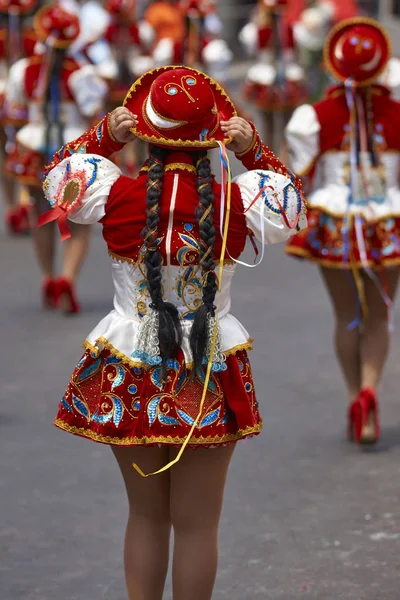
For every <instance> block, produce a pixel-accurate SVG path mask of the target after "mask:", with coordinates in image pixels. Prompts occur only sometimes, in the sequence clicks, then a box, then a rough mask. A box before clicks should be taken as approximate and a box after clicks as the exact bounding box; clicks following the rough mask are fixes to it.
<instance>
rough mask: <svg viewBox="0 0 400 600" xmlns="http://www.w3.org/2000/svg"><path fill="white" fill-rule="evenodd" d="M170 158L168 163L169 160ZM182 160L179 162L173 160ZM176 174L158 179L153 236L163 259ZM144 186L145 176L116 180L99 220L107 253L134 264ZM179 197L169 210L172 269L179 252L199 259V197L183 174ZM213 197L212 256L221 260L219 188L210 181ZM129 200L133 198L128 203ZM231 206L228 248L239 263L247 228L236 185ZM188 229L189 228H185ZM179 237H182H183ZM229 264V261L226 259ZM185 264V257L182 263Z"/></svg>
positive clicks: (139, 239) (192, 181)
mask: <svg viewBox="0 0 400 600" xmlns="http://www.w3.org/2000/svg"><path fill="white" fill-rule="evenodd" d="M174 156H175V153H173V154H172V158H171V160H173V159H174ZM177 158H178V159H181V157H179V155H178V157H177ZM175 173H176V171H175V172H174V171H166V172H165V173H164V178H163V188H162V193H161V198H160V224H159V227H158V236H159V237H160V238H162V240H161V242H160V245H159V249H160V252H161V254H162V256H163V257H164V260H165V259H166V232H167V228H168V219H169V210H170V199H171V196H172V189H173V184H174V177H175ZM146 183H147V173H146V172H144V173H141V174H140V175H139V177H138V178H137V179H131V178H130V177H124V176H122V177H120V178H119V179H118V180H117V182H116V183H115V184H114V185H113V187H112V189H111V192H110V196H109V199H108V202H107V205H106V215H105V217H103V219H102V221H101V222H102V224H103V237H104V239H105V241H106V242H107V246H108V249H109V250H110V251H111V252H114V253H115V254H118V255H120V256H124V257H128V258H131V259H133V260H137V259H138V257H139V252H140V249H141V248H142V246H143V238H142V236H141V231H142V229H143V224H144V215H145V213H146ZM178 190H179V193H178V195H177V198H176V204H175V208H174V222H173V226H172V239H171V248H172V250H171V256H170V260H171V264H176V265H178V264H180V255H179V254H178V250H181V249H184V248H186V249H187V252H188V253H189V255H191V256H192V257H193V259H196V262H197V257H198V254H199V246H198V240H199V237H200V234H199V231H198V226H197V221H196V219H195V216H194V215H195V211H196V207H197V205H198V203H199V197H198V194H197V192H196V175H195V173H189V172H187V171H180V172H179V187H178ZM213 192H214V196H215V198H216V201H215V203H214V223H215V225H216V229H217V231H216V242H215V245H214V250H215V252H214V255H215V256H216V257H219V256H220V253H221V237H220V233H219V215H220V206H219V198H220V196H221V186H220V184H219V183H217V182H216V181H214V184H213ZM128 199H132V200H131V201H129V200H128ZM231 201H232V207H231V216H230V221H229V234H228V243H227V248H228V250H229V253H230V255H231V256H232V257H233V258H238V257H239V256H240V254H241V253H242V252H243V249H244V246H245V243H246V237H247V226H246V221H245V217H244V215H243V203H242V199H241V195H240V190H239V188H238V186H237V185H236V184H233V185H232V200H231ZM186 225H188V226H190V229H187V228H185V226H186ZM182 236H184V237H182ZM226 258H227V259H228V258H229V257H228V256H226ZM186 261H187V258H186Z"/></svg>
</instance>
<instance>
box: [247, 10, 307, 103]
mask: <svg viewBox="0 0 400 600" xmlns="http://www.w3.org/2000/svg"><path fill="white" fill-rule="evenodd" d="M286 10H287V1H286V0H260V2H259V3H258V6H257V9H256V11H255V14H254V17H253V19H252V20H251V21H250V22H249V23H247V25H245V27H244V28H243V29H242V31H241V32H240V35H239V38H240V41H241V42H242V44H243V45H244V47H245V48H246V50H247V52H248V54H249V55H250V56H256V57H257V63H256V64H254V65H252V66H251V67H250V69H249V71H248V73H247V80H246V85H245V96H246V98H247V100H249V101H251V102H252V103H253V104H254V105H255V106H257V108H259V109H261V110H262V111H265V112H269V111H281V110H293V108H295V107H296V106H298V105H299V104H301V103H302V102H304V100H305V99H306V89H305V83H304V78H305V75H304V71H303V69H302V68H301V67H300V66H299V64H298V62H297V60H296V48H295V46H294V40H293V31H292V27H291V26H290V25H289V24H288V22H287V19H286V15H285V11H286Z"/></svg>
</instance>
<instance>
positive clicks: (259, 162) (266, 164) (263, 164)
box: [236, 123, 302, 191]
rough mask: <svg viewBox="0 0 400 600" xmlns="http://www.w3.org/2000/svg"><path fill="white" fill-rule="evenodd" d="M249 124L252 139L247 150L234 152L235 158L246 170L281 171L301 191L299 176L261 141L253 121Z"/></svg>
mask: <svg viewBox="0 0 400 600" xmlns="http://www.w3.org/2000/svg"><path fill="white" fill-rule="evenodd" d="M250 125H251V126H252V128H253V134H254V135H253V141H252V143H251V145H250V147H249V148H248V150H246V152H243V153H242V154H236V158H237V159H238V160H240V161H241V163H242V164H243V166H244V167H245V168H246V169H247V170H248V171H254V170H257V169H258V170H260V169H262V170H265V171H275V172H276V173H282V175H286V176H287V177H290V178H291V179H293V181H294V185H295V186H296V187H297V188H298V189H299V190H300V191H301V190H302V184H301V180H300V178H299V177H295V176H294V174H293V173H292V172H291V171H290V170H289V169H287V168H286V167H285V165H284V164H283V163H282V162H281V161H280V160H279V158H278V157H277V156H275V154H274V153H273V152H272V150H270V149H269V148H268V146H266V145H265V144H264V143H263V142H262V140H261V138H260V135H259V133H258V131H257V129H256V128H255V125H254V124H253V123H250Z"/></svg>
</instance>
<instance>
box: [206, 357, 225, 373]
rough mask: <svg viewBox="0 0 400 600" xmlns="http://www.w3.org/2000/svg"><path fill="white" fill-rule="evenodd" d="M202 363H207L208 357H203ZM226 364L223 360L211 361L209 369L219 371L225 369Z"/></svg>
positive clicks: (213, 371) (214, 371)
mask: <svg viewBox="0 0 400 600" xmlns="http://www.w3.org/2000/svg"><path fill="white" fill-rule="evenodd" d="M202 364H203V365H204V366H207V365H208V359H207V358H203V361H202ZM227 368H228V367H227V366H226V363H225V362H213V363H212V367H211V371H212V373H218V372H221V371H226V370H227Z"/></svg>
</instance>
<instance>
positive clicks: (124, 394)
mask: <svg viewBox="0 0 400 600" xmlns="http://www.w3.org/2000/svg"><path fill="white" fill-rule="evenodd" d="M227 367H228V368H227V370H226V371H223V372H220V373H214V374H212V376H211V380H210V383H209V387H208V391H207V394H206V399H205V404H204V409H203V413H202V416H201V418H200V421H199V425H198V426H197V427H196V429H195V431H194V434H193V437H192V438H191V441H190V443H189V447H192V448H195V447H198V446H199V445H200V446H214V445H220V444H226V443H229V442H234V441H236V440H238V439H241V438H244V437H247V436H251V435H256V434H257V433H259V432H260V430H261V418H260V414H259V411H258V404H257V400H256V397H255V392H254V384H253V377H252V373H251V367H250V362H249V359H248V356H247V352H246V351H244V350H242V351H238V352H237V353H236V354H235V355H231V356H229V357H227ZM203 380H204V371H203V370H202V372H199V373H198V374H197V375H196V376H195V377H194V379H193V381H192V380H191V372H190V371H188V370H187V369H186V367H185V363H184V360H183V354H182V353H181V354H180V355H179V356H178V357H177V359H176V360H175V361H173V363H172V364H171V366H170V367H169V368H168V377H167V382H166V383H165V384H164V385H163V384H162V381H161V369H160V367H153V368H151V369H149V370H145V369H140V368H137V367H133V366H130V365H129V364H127V363H126V362H124V361H123V360H122V358H117V357H115V356H113V354H112V353H111V352H110V351H109V350H107V349H104V350H103V351H102V352H101V353H100V354H97V352H92V351H91V350H87V351H86V353H85V354H84V356H83V357H82V359H81V360H80V362H79V363H78V366H77V367H76V369H75V371H74V373H73V375H72V378H71V381H70V383H69V385H68V387H67V390H66V392H65V395H64V397H63V399H62V401H61V402H60V405H59V410H58V414H57V417H56V420H55V425H56V426H57V427H59V428H61V429H64V430H65V431H68V432H70V433H73V434H76V435H81V436H83V437H87V438H90V439H92V440H94V441H97V442H103V443H106V444H116V445H126V446H136V445H147V446H154V445H159V444H167V445H177V446H179V445H181V444H182V443H183V441H184V440H185V438H186V436H187V435H188V432H189V430H190V427H191V424H192V423H193V420H194V419H195V418H196V417H197V413H198V411H199V406H200V400H201V396H202V392H203Z"/></svg>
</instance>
